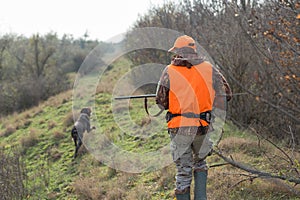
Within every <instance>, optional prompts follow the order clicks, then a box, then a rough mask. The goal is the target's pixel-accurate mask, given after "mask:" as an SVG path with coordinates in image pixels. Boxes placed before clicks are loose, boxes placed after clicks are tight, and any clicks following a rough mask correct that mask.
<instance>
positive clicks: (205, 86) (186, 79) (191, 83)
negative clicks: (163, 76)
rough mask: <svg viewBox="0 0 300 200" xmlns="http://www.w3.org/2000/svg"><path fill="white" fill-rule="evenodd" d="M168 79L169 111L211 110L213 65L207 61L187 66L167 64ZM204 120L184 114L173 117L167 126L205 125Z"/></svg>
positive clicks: (196, 112)
mask: <svg viewBox="0 0 300 200" xmlns="http://www.w3.org/2000/svg"><path fill="white" fill-rule="evenodd" d="M168 74H169V79H170V90H169V112H170V113H172V114H183V113H195V114H200V113H202V112H206V111H211V110H212V107H213V102H214V98H215V90H214V88H213V67H212V65H211V64H210V63H208V62H202V63H200V64H198V65H195V66H192V67H191V68H187V67H184V66H175V65H169V66H168ZM207 125H209V124H208V123H207V122H206V121H205V120H202V119H200V118H188V117H184V116H176V117H173V118H172V119H171V120H170V121H169V122H168V128H178V127H184V126H207Z"/></svg>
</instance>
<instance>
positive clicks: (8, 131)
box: [0, 124, 16, 137]
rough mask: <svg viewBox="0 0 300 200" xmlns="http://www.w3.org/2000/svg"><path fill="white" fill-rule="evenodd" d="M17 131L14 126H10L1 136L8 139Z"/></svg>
mask: <svg viewBox="0 0 300 200" xmlns="http://www.w3.org/2000/svg"><path fill="white" fill-rule="evenodd" d="M15 131H16V127H14V126H13V125H12V124H9V125H8V126H7V127H6V129H5V131H3V132H2V133H0V136H3V137H7V136H9V135H11V134H12V133H14V132H15Z"/></svg>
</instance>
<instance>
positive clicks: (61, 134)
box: [53, 131, 65, 140]
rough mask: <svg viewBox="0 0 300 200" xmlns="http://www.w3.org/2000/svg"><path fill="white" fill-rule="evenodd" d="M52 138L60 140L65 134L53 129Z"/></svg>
mask: <svg viewBox="0 0 300 200" xmlns="http://www.w3.org/2000/svg"><path fill="white" fill-rule="evenodd" d="M53 138H54V139H55V140H61V139H63V138H65V134H64V133H62V132H60V131H54V132H53Z"/></svg>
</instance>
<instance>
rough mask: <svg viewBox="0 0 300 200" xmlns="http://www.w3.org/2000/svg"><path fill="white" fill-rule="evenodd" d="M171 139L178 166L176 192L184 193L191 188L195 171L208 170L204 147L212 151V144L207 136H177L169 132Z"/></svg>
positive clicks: (174, 159)
mask: <svg viewBox="0 0 300 200" xmlns="http://www.w3.org/2000/svg"><path fill="white" fill-rule="evenodd" d="M169 133H170V137H171V153H172V157H173V161H174V163H175V164H176V168H177V173H176V190H179V191H183V190H184V189H185V188H188V187H190V185H191V182H192V178H193V170H208V166H207V164H206V161H205V158H206V156H207V154H208V151H206V150H205V152H206V153H204V154H203V150H202V149H203V147H204V146H206V147H205V148H208V149H211V147H212V143H211V142H210V140H209V138H208V137H206V136H207V135H200V134H198V135H195V134H193V135H189V134H177V133H174V132H172V131H170V130H169Z"/></svg>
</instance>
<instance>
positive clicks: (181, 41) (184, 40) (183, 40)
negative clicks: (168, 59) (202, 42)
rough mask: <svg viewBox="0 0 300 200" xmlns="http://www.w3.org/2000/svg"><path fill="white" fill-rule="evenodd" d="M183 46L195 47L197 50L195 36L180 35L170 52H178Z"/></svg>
mask: <svg viewBox="0 0 300 200" xmlns="http://www.w3.org/2000/svg"><path fill="white" fill-rule="evenodd" d="M183 47H189V48H192V49H194V51H196V43H195V40H194V39H193V38H191V37H190V36H187V35H183V36H180V37H178V38H177V39H176V41H175V42H174V46H173V47H172V48H171V49H169V52H175V53H176V49H180V48H183Z"/></svg>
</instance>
